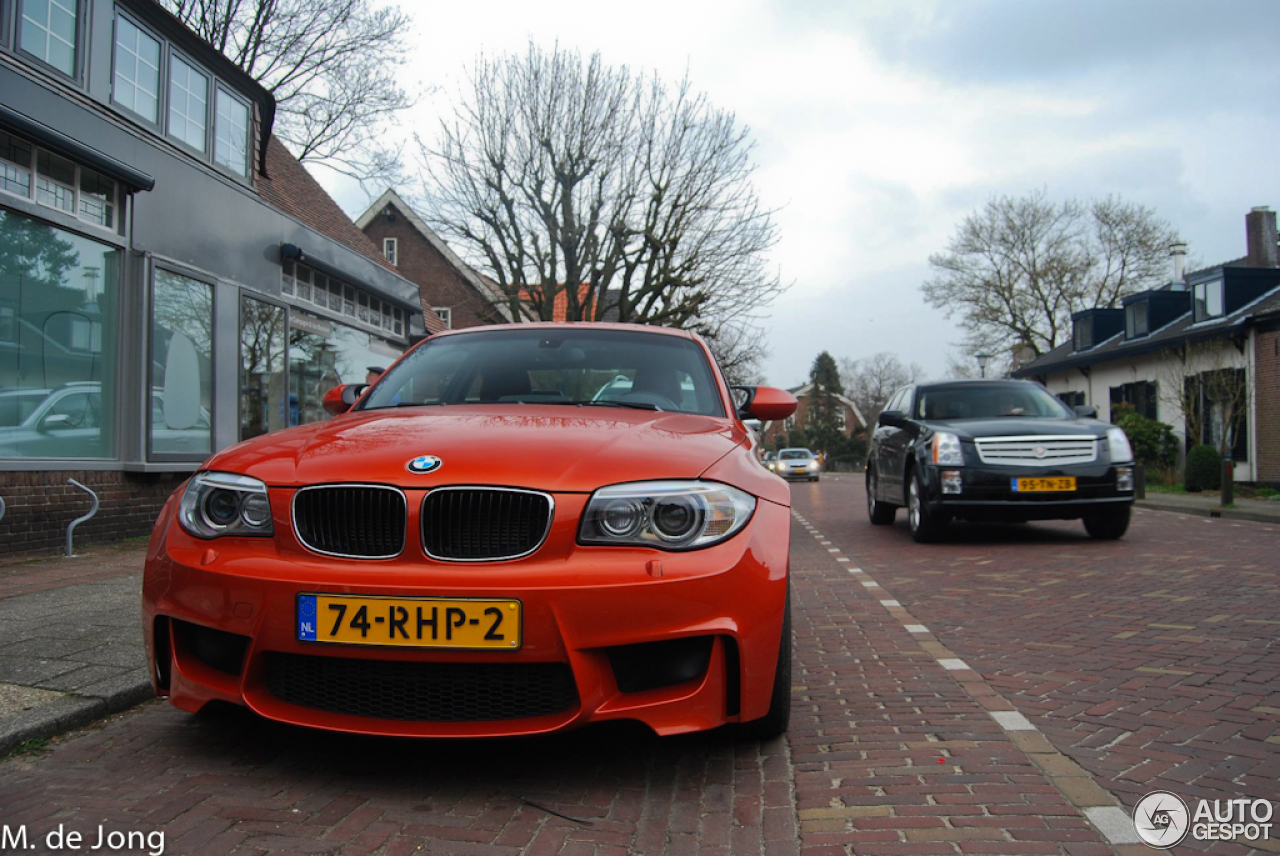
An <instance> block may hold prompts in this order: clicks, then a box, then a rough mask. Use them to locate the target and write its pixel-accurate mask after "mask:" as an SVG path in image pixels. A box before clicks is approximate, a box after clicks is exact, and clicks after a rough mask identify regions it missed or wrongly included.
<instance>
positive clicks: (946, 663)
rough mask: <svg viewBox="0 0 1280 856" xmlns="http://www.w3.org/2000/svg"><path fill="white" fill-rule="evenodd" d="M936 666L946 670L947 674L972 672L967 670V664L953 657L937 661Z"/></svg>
mask: <svg viewBox="0 0 1280 856" xmlns="http://www.w3.org/2000/svg"><path fill="white" fill-rule="evenodd" d="M938 665H939V666H941V667H942V668H944V669H946V670H947V671H948V672H963V671H966V670H967V671H970V672H972V671H973V669H970V668H969V664H968V663H966V662H965V661H964V660H960V659H957V658H955V657H943V658H942V659H941V660H939V661H938Z"/></svg>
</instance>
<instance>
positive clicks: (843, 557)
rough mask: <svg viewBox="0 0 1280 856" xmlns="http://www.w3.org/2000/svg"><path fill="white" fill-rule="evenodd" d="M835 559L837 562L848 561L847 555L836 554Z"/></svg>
mask: <svg viewBox="0 0 1280 856" xmlns="http://www.w3.org/2000/svg"><path fill="white" fill-rule="evenodd" d="M836 561H837V562H847V561H849V557H848V556H837V557H836Z"/></svg>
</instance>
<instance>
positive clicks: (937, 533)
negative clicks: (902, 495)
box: [907, 470, 947, 544]
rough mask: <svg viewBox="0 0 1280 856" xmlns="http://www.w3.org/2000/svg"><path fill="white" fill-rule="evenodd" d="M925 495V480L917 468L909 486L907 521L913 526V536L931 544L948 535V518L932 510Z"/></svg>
mask: <svg viewBox="0 0 1280 856" xmlns="http://www.w3.org/2000/svg"><path fill="white" fill-rule="evenodd" d="M924 497H925V493H924V482H923V481H922V480H921V478H920V471H919V470H915V471H914V472H912V474H911V482H910V484H909V485H908V487H907V522H908V523H909V524H910V526H911V537H912V538H913V539H914V540H915V541H916V542H917V543H919V544H930V543H933V542H934V541H941V540H942V539H943V537H944V536H946V534H947V518H946V517H944V516H942V515H941V514H938V513H937V512H934V511H930V510H929V505H928V503H927V502H925V499H924Z"/></svg>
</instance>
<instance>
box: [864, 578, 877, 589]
mask: <svg viewBox="0 0 1280 856" xmlns="http://www.w3.org/2000/svg"><path fill="white" fill-rule="evenodd" d="M862 584H863V585H864V586H866V587H867V588H880V583H878V582H876V581H875V580H863V581H862Z"/></svg>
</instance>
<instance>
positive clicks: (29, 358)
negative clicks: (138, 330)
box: [0, 210, 119, 458]
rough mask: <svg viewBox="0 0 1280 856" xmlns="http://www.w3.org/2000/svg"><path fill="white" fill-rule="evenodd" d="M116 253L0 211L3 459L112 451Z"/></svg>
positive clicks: (103, 454)
mask: <svg viewBox="0 0 1280 856" xmlns="http://www.w3.org/2000/svg"><path fill="white" fill-rule="evenodd" d="M118 255H119V254H118V252H117V251H116V250H114V249H112V248H111V247H108V246H106V245H103V244H99V243H98V242H96V241H91V240H89V239H87V238H82V237H80V236H79V235H75V234H72V233H71V232H66V231H63V230H62V229H57V228H54V227H52V226H47V225H45V224H43V223H39V222H37V221H35V220H32V219H30V218H28V217H24V216H22V215H20V214H15V213H13V212H12V211H4V210H0V457H3V458H102V457H110V456H111V455H112V454H113V452H114V451H115V450H114V444H113V442H112V440H113V437H112V434H111V428H112V422H111V414H113V413H115V412H116V409H115V406H114V405H115V384H114V378H115V352H116V333H117V329H116V327H117V311H118V307H117V301H118V293H119V274H118Z"/></svg>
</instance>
